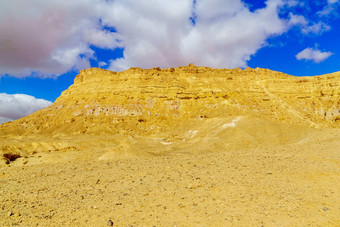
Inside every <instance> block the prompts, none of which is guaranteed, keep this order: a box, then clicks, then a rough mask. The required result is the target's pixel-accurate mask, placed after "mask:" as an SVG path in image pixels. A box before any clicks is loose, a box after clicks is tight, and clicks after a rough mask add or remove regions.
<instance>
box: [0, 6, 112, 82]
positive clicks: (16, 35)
mask: <svg viewBox="0 0 340 227" xmlns="http://www.w3.org/2000/svg"><path fill="white" fill-rule="evenodd" d="M104 4H105V1H103V0H79V1H68V0H58V1H45V0H31V1H26V0H16V1H3V2H2V3H1V7H0V34H1V35H0V75H1V74H10V75H12V76H13V75H14V76H18V77H23V76H29V75H30V74H31V73H32V72H37V73H39V74H40V75H41V76H44V77H46V76H52V75H53V74H54V75H59V74H62V73H65V72H67V71H69V70H72V69H74V68H75V69H81V68H87V67H89V66H90V63H89V59H90V58H92V54H93V53H92V52H91V50H90V48H89V44H92V42H93V43H94V44H95V45H98V41H103V39H105V38H106V39H107V37H110V35H111V34H110V33H109V32H106V33H104V32H102V31H101V32H100V33H99V35H97V36H95V35H93V31H96V30H98V29H100V28H101V26H100V23H99V16H98V15H100V12H101V11H102V8H103V7H104ZM91 34H92V35H91ZM100 36H103V37H104V38H102V40H100ZM98 37H99V38H98ZM103 45H105V44H103ZM113 45H114V44H110V48H113Z"/></svg>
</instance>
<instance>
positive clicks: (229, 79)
mask: <svg viewBox="0 0 340 227" xmlns="http://www.w3.org/2000/svg"><path fill="white" fill-rule="evenodd" d="M339 96H340V73H334V74H329V75H323V76H316V77H293V76H289V75H286V74H283V73H279V72H275V71H271V70H268V69H259V68H257V69H251V68H247V69H245V70H241V69H212V68H207V67H197V66H193V65H189V66H187V67H179V68H170V69H159V68H154V69H150V70H147V69H140V68H131V69H129V70H127V71H124V72H120V73H116V72H111V71H107V70H103V69H99V68H91V69H87V70H83V71H81V73H80V74H79V75H77V76H76V78H75V81H74V84H73V85H72V86H70V88H69V89H67V90H66V91H64V92H63V93H62V95H61V96H60V97H59V98H58V99H57V100H56V101H55V103H54V104H53V105H51V106H50V107H48V108H46V109H43V110H41V111H38V112H36V113H34V114H32V115H30V116H27V117H24V118H22V119H20V120H17V121H14V122H10V123H7V124H3V125H1V126H0V133H2V134H4V133H5V134H13V135H28V134H32V133H38V134H56V133H66V134H75V133H76V134H82V133H86V134H105V133H109V134H113V133H120V134H122V133H123V134H133V135H136V134H151V133H157V132H159V131H164V130H167V129H169V128H173V127H177V126H178V125H179V124H181V123H182V122H185V121H187V120H189V119H199V118H207V119H211V118H215V117H228V116H239V115H244V116H249V117H253V116H255V117H260V118H265V119H272V120H279V121H281V122H286V123H294V124H300V125H307V126H311V127H334V128H338V127H340V98H339Z"/></svg>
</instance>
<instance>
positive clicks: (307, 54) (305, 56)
mask: <svg viewBox="0 0 340 227" xmlns="http://www.w3.org/2000/svg"><path fill="white" fill-rule="evenodd" d="M332 54H333V53H331V52H321V51H320V50H318V49H316V48H315V49H314V48H306V49H304V50H303V51H301V52H300V53H298V54H297V55H296V56H295V57H296V59H298V60H312V61H314V62H315V63H320V62H322V61H324V60H326V59H327V58H329V57H330V56H331V55H332Z"/></svg>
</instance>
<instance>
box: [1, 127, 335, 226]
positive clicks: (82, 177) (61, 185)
mask: <svg viewBox="0 0 340 227" xmlns="http://www.w3.org/2000/svg"><path fill="white" fill-rule="evenodd" d="M306 134H307V133H306ZM188 143H189V145H188ZM137 144H138V143H137ZM185 144H186V145H185V147H184V148H183V149H180V147H181V146H180V145H178V146H177V148H178V149H176V150H173V151H168V152H159V153H157V152H153V153H150V154H148V155H146V154H145V155H138V154H137V153H134V152H133V147H129V148H128V149H126V150H125V151H124V152H125V153H124V152H121V153H120V154H117V152H116V151H111V152H108V151H107V150H106V151H101V150H100V149H99V148H100V146H98V151H95V150H92V151H91V150H88V151H69V152H50V153H44V152H42V153H36V154H31V155H29V156H27V157H26V158H18V159H17V160H16V161H14V162H11V163H10V165H5V164H3V165H1V166H0V226H13V225H19V226H107V225H108V224H110V222H109V220H111V221H112V223H113V226H340V131H339V130H338V129H325V130H321V131H320V130H316V131H314V132H313V133H308V136H306V137H305V138H302V139H301V138H299V140H298V141H295V142H294V143H285V144H282V145H278V144H276V145H268V144H267V145H265V146H262V145H261V146H256V147H251V148H247V149H242V147H239V148H236V147H233V148H232V149H231V148H229V149H227V147H226V146H225V147H223V149H222V148H221V149H217V148H218V147H213V149H212V150H214V151H212V150H209V149H206V151H204V150H202V149H200V146H202V144H203V143H202V140H201V141H199V140H195V141H191V142H190V141H186V142H185ZM200 144H201V145H200ZM167 145H168V146H171V145H170V143H168V144H167V142H163V145H162V146H164V147H165V146H167ZM140 146H142V145H140ZM183 146H184V145H183ZM209 146H213V145H212V144H210V145H209ZM215 146H218V145H216V144H215ZM129 149H130V151H129V152H128V150H129ZM131 149H132V150H131ZM136 149H137V147H136ZM142 149H143V147H139V150H142ZM154 150H157V149H156V148H154ZM108 222H109V223H108Z"/></svg>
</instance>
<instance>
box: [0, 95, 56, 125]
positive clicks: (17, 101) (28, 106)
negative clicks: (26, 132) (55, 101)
mask: <svg viewBox="0 0 340 227" xmlns="http://www.w3.org/2000/svg"><path fill="white" fill-rule="evenodd" d="M51 104H52V103H51V102H50V101H47V100H44V99H37V98H35V97H33V96H30V95H24V94H14V95H10V94H6V93H0V124H1V123H4V122H7V121H12V120H16V119H19V118H21V117H24V116H26V115H29V114H31V113H34V112H35V111H37V110H40V109H42V108H45V107H47V106H49V105H51Z"/></svg>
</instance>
